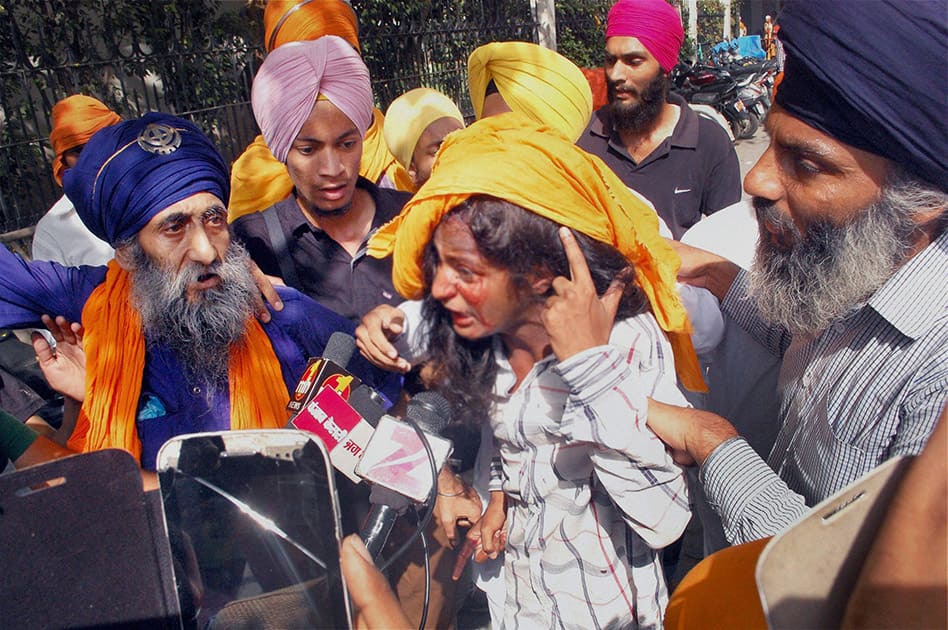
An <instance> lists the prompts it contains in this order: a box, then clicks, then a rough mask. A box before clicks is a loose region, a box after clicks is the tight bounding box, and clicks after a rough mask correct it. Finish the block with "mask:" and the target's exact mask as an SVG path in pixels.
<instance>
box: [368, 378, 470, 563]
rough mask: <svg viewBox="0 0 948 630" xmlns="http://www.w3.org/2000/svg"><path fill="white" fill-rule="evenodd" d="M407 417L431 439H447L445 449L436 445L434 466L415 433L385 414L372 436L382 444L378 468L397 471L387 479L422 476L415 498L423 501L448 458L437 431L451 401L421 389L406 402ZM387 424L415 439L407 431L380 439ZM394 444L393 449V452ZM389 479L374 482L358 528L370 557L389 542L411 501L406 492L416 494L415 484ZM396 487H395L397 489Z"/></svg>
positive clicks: (448, 415)
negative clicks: (383, 482) (388, 481)
mask: <svg viewBox="0 0 948 630" xmlns="http://www.w3.org/2000/svg"><path fill="white" fill-rule="evenodd" d="M406 417H407V418H408V419H409V420H411V421H413V422H414V423H415V424H416V425H417V426H418V427H419V428H420V429H422V430H423V431H424V432H425V433H426V434H427V433H430V434H431V436H430V437H431V438H432V440H431V441H440V442H442V443H443V442H446V443H447V447H446V448H445V449H439V450H442V452H443V457H441V456H440V453H439V454H437V455H435V462H434V465H433V466H432V463H431V462H430V460H429V459H428V452H427V450H426V449H425V447H424V445H423V444H422V443H421V440H420V438H419V436H418V434H417V433H415V432H414V430H413V429H411V427H409V426H408V425H407V424H405V423H404V422H398V421H396V420H394V419H393V418H391V416H384V417H383V418H382V420H381V422H380V423H379V433H377V434H376V436H374V437H375V438H376V439H373V440H372V443H376V444H381V445H382V446H380V447H379V448H378V449H377V450H380V451H382V452H384V455H383V456H382V458H381V460H380V461H381V462H382V465H381V469H384V468H386V467H388V468H391V469H393V470H392V472H394V473H396V474H394V475H393V476H392V477H391V478H390V479H399V478H400V479H402V480H404V479H405V478H406V477H413V476H419V475H420V476H422V477H423V478H424V481H425V483H424V486H425V487H426V488H427V490H426V491H425V492H424V495H423V496H422V497H421V498H420V499H417V500H418V501H423V500H424V499H425V498H427V495H428V494H430V493H431V491H432V484H437V473H438V470H440V468H441V466H442V465H443V464H444V460H445V459H447V457H448V455H449V454H450V449H451V442H450V441H448V440H445V439H444V438H441V437H440V436H439V434H440V433H441V431H442V430H443V429H444V427H446V426H447V425H448V424H449V423H450V421H451V405H450V403H448V401H447V400H445V399H444V397H443V396H441V395H440V394H437V393H435V392H420V393H419V394H417V395H415V396H414V397H413V398H412V399H411V400H410V401H409V402H408V410H407V412H406ZM387 420H390V422H386V421H387ZM389 424H391V425H400V427H404V429H406V430H407V431H408V433H410V434H411V437H413V438H414V440H413V441H412V440H408V439H406V438H405V437H404V435H406V434H400V435H399V439H398V441H396V442H394V443H393V442H392V441H391V440H390V439H379V436H382V435H383V433H382V430H383V427H384V426H387V425H389ZM372 443H370V444H372ZM385 444H387V446H388V447H387V448H384V445H385ZM431 446H432V451H434V444H431ZM393 447H394V449H395V450H394V452H393ZM369 452H370V451H369V450H367V451H366V455H365V456H364V457H363V461H364V462H365V461H367V460H366V457H367V456H368V455H369ZM373 452H374V451H373ZM439 460H440V461H439ZM362 464H363V462H360V466H359V471H360V472H361V474H363V476H365V478H366V479H368V480H369V481H372V480H373V479H372V477H373V476H374V475H372V469H369V470H366V469H365V466H363V465H362ZM432 469H433V470H434V474H435V478H432V477H431V474H432V472H431V471H432ZM391 483H392V485H391V486H389V487H386V485H389V484H386V485H380V484H379V483H377V484H376V485H373V487H372V493H371V494H370V496H369V503H370V504H371V506H372V507H371V509H370V511H369V514H368V516H367V517H366V520H365V524H364V525H363V526H362V530H361V531H360V532H359V535H360V536H361V537H362V540H363V542H365V546H366V549H368V550H369V553H370V554H371V555H372V557H373V558H378V556H379V553H380V552H381V551H382V548H383V547H385V543H386V542H388V537H389V534H391V532H392V528H393V527H394V525H395V521H396V520H397V519H398V516H399V515H401V514H403V513H405V511H406V510H407V509H408V507H409V506H410V505H411V503H412V501H411V499H410V498H409V496H412V495H414V496H412V498H416V497H417V494H418V491H419V489H418V487H417V485H418V484H414V483H396V482H394V481H393V482H391ZM393 486H394V488H393ZM396 489H397V490H398V491H396ZM402 490H408V491H409V492H410V493H411V494H409V492H402Z"/></svg>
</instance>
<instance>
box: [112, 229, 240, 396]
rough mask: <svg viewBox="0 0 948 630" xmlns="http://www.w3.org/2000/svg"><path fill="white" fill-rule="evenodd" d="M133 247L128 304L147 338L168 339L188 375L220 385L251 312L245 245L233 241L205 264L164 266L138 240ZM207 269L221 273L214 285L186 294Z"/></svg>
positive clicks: (154, 340) (151, 340)
mask: <svg viewBox="0 0 948 630" xmlns="http://www.w3.org/2000/svg"><path fill="white" fill-rule="evenodd" d="M129 247H132V248H133V249H132V257H133V258H132V259H133V264H134V270H133V271H132V304H133V305H134V306H135V307H136V308H137V309H138V311H139V313H140V314H141V318H142V326H143V328H144V330H145V335H146V339H147V340H148V343H149V344H152V345H159V344H161V345H166V346H168V347H170V348H171V350H172V351H173V352H174V354H175V355H176V356H177V357H178V358H179V359H180V360H181V362H182V363H183V365H184V368H185V370H186V371H187V372H188V374H187V375H188V377H190V378H193V379H197V380H199V381H203V382H204V383H207V384H208V385H209V386H215V387H220V386H222V385H225V384H226V383H227V377H228V372H229V363H230V352H231V350H232V348H233V346H234V345H235V344H237V343H242V340H243V337H244V334H245V332H246V326H247V320H248V319H249V318H250V317H253V308H254V307H253V303H254V297H255V295H256V291H257V288H256V285H255V284H254V281H253V277H252V276H251V275H250V271H249V261H250V257H249V256H248V254H247V250H245V249H244V248H243V246H241V245H240V244H238V243H237V242H235V241H231V243H230V246H229V247H228V248H227V252H226V253H225V256H224V260H222V261H216V262H214V263H212V264H211V265H209V266H207V267H205V266H203V265H197V264H191V265H189V266H187V267H186V268H184V269H182V270H180V271H179V270H172V269H166V268H164V267H162V266H161V265H159V264H157V263H156V262H155V261H153V260H152V259H151V258H149V256H148V255H147V254H146V253H145V252H144V250H142V249H141V246H140V245H138V243H133V244H131V245H129ZM207 273H214V274H217V275H218V276H220V279H221V282H220V284H219V285H218V286H216V287H214V288H212V289H208V290H205V291H203V292H201V293H200V294H199V295H198V296H197V297H196V299H195V301H194V302H191V301H189V300H188V296H187V286H188V284H189V283H191V282H194V281H196V280H197V279H198V278H199V277H201V276H202V275H204V274H207Z"/></svg>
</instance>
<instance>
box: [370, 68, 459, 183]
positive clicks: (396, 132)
mask: <svg viewBox="0 0 948 630" xmlns="http://www.w3.org/2000/svg"><path fill="white" fill-rule="evenodd" d="M385 119H386V120H387V121H388V124H386V125H385V144H387V145H388V149H389V151H391V152H392V155H394V156H395V159H396V160H398V163H399V164H401V166H402V168H404V169H405V170H406V171H408V175H409V176H410V177H411V180H412V183H414V184H415V186H416V187H420V186H421V185H422V184H424V183H425V182H426V181H428V178H429V177H430V176H431V165H432V164H433V163H434V158H435V155H436V154H437V153H438V149H439V148H441V143H442V142H443V141H444V138H445V136H447V135H448V134H449V133H451V132H452V131H457V130H458V129H463V128H464V116H462V115H461V110H459V109H458V106H457V105H456V104H455V103H454V101H452V100H451V99H450V98H448V97H447V96H445V95H444V94H442V93H441V92H439V91H437V90H432V89H431V88H425V87H420V88H415V89H414V90H409V91H408V92H405V93H404V94H402V95H401V96H399V97H398V98H396V99H395V100H394V101H392V104H391V105H389V107H388V111H387V112H385Z"/></svg>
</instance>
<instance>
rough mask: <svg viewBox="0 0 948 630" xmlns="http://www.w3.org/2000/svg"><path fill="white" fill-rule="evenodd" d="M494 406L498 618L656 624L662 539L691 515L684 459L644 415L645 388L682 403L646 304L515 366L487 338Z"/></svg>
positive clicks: (557, 623)
mask: <svg viewBox="0 0 948 630" xmlns="http://www.w3.org/2000/svg"><path fill="white" fill-rule="evenodd" d="M494 350H495V356H496V357H497V362H498V365H499V375H498V378H497V382H496V385H495V389H494V393H495V395H496V396H497V398H498V402H497V403H496V407H495V411H494V413H493V414H492V418H491V428H492V429H493V434H494V446H495V448H496V455H497V456H498V459H499V461H500V462H501V463H502V465H501V466H497V467H495V468H494V469H493V470H492V480H491V489H492V490H501V489H502V490H503V491H504V492H505V493H506V494H507V497H508V509H507V523H506V527H507V532H508V534H507V536H508V537H507V547H506V550H505V554H504V578H505V581H506V593H507V603H506V606H505V614H504V627H505V628H508V629H510V628H582V629H584V630H589V629H592V628H635V627H641V628H660V627H661V625H662V617H663V613H664V609H665V605H666V604H667V599H668V594H667V590H666V586H665V580H664V577H663V574H662V568H661V561H660V554H659V550H660V549H661V548H662V547H664V546H665V545H668V544H669V543H671V542H672V541H674V540H675V539H676V538H678V536H679V535H680V534H681V532H682V531H683V530H684V528H685V525H686V524H687V523H688V520H689V518H690V509H689V505H688V495H687V486H686V483H685V479H684V476H683V474H682V470H681V469H680V468H679V467H678V466H677V465H676V464H675V463H674V462H672V460H671V458H670V457H669V455H668V454H667V453H666V451H665V447H664V445H663V444H662V442H661V441H660V440H659V439H658V438H657V437H656V436H655V434H654V433H652V431H651V430H650V429H648V428H647V427H646V425H645V418H646V412H647V400H646V396H653V397H655V398H656V399H660V400H663V401H666V402H670V403H675V404H679V405H684V404H686V403H685V400H684V397H683V396H682V394H681V392H680V391H679V390H678V388H677V385H676V379H675V369H674V363H673V358H672V352H671V348H670V346H669V344H668V341H667V340H666V339H665V336H664V334H663V333H662V331H661V330H660V329H659V327H658V325H657V324H656V322H655V319H654V318H653V317H652V316H651V314H645V315H639V316H637V317H634V318H630V319H626V320H622V321H620V322H617V323H616V325H615V326H614V327H613V331H612V336H611V338H610V341H609V345H606V346H599V347H596V348H590V349H588V350H586V351H584V352H581V353H579V354H577V355H575V356H573V357H570V358H569V359H567V360H566V361H563V362H557V361H556V358H555V357H554V356H549V357H547V358H545V359H543V360H541V361H539V362H538V363H536V364H535V365H534V366H533V369H532V370H531V371H530V372H529V374H528V375H527V376H526V377H525V378H524V380H523V381H522V382H521V383H520V385H519V387H517V389H516V391H513V392H511V389H512V388H513V387H514V384H515V382H516V377H515V375H514V373H513V371H512V370H511V369H510V365H509V363H508V362H507V361H506V358H504V352H503V349H502V348H501V346H500V342H499V340H495V347H494Z"/></svg>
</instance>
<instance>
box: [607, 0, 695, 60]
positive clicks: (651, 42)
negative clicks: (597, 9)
mask: <svg viewBox="0 0 948 630" xmlns="http://www.w3.org/2000/svg"><path fill="white" fill-rule="evenodd" d="M610 37H635V38H636V39H638V40H639V41H640V42H642V45H643V46H645V48H647V49H648V51H649V52H650V53H652V56H653V57H655V59H656V60H657V61H658V64H659V65H660V66H661V67H662V70H664V71H665V72H669V71H670V70H671V69H672V68H674V67H675V64H677V63H678V51H679V50H681V44H682V42H684V41H685V30H684V29H683V28H682V27H681V16H680V15H678V11H676V10H675V7H673V6H672V5H670V4H668V2H666V1H665V0H619V1H618V2H616V3H615V4H614V5H612V8H611V9H609V18H608V19H607V20H606V39H609V38H610Z"/></svg>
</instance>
